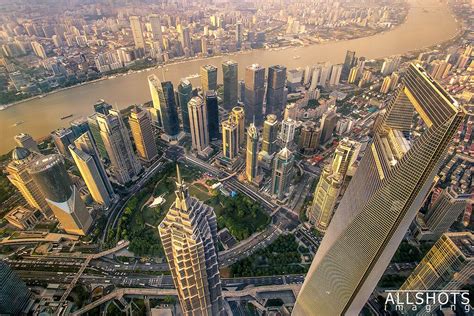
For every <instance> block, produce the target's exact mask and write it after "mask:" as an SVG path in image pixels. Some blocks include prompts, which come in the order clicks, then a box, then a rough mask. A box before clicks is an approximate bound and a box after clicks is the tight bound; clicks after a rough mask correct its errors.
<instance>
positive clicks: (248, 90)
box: [244, 64, 265, 126]
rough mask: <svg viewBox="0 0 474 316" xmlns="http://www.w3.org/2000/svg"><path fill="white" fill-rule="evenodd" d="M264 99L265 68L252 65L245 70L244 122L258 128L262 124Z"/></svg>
mask: <svg viewBox="0 0 474 316" xmlns="http://www.w3.org/2000/svg"><path fill="white" fill-rule="evenodd" d="M264 97H265V68H263V67H261V66H259V65H257V64H253V65H251V66H248V67H247V68H245V97H244V108H245V120H246V121H247V122H252V121H253V120H254V119H255V124H256V125H257V126H260V125H261V124H262V123H263V98H264Z"/></svg>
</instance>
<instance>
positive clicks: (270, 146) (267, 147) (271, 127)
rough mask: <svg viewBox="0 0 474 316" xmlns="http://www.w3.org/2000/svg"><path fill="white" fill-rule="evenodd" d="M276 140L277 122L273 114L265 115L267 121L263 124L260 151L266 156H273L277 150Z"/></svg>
mask: <svg viewBox="0 0 474 316" xmlns="http://www.w3.org/2000/svg"><path fill="white" fill-rule="evenodd" d="M277 138H278V120H277V116H276V115H274V114H270V115H267V119H266V120H265V122H264V123H263V137H262V151H265V152H266V153H267V154H268V155H270V156H271V155H273V153H274V152H275V151H276V150H277Z"/></svg>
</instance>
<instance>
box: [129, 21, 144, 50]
mask: <svg viewBox="0 0 474 316" xmlns="http://www.w3.org/2000/svg"><path fill="white" fill-rule="evenodd" d="M130 28H131V29H132V35H133V41H134V43H135V48H136V49H139V50H143V52H144V50H145V39H144V38H143V29H142V23H141V22H140V18H139V17H138V16H131V17H130Z"/></svg>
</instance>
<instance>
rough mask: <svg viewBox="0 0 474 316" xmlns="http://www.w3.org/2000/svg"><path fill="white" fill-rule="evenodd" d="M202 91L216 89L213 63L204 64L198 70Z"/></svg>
mask: <svg viewBox="0 0 474 316" xmlns="http://www.w3.org/2000/svg"><path fill="white" fill-rule="evenodd" d="M199 74H200V76H201V87H202V91H203V92H206V91H209V90H214V91H215V90H217V68H216V67H214V66H213V65H204V66H202V67H201V70H200V72H199Z"/></svg>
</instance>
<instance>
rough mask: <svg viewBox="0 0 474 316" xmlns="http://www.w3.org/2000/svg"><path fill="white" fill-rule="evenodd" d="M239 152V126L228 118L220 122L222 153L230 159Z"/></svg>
mask: <svg viewBox="0 0 474 316" xmlns="http://www.w3.org/2000/svg"><path fill="white" fill-rule="evenodd" d="M238 154H239V127H238V125H237V123H236V122H235V121H234V120H232V119H231V118H229V119H228V120H226V121H224V122H222V155H223V156H224V157H225V158H227V159H229V160H232V159H234V158H235V157H237V155H238Z"/></svg>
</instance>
